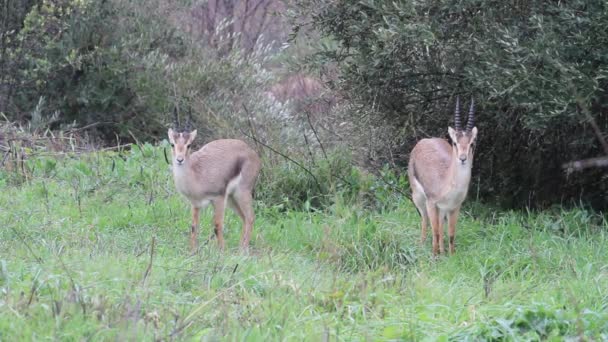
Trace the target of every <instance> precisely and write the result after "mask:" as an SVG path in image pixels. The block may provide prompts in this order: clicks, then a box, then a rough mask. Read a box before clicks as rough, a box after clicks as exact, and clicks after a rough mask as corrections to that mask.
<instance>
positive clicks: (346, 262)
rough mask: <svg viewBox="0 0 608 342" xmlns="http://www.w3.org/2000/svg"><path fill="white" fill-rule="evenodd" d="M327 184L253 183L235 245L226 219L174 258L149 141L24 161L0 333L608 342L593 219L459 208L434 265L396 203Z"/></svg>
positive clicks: (174, 219)
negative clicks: (308, 200)
mask: <svg viewBox="0 0 608 342" xmlns="http://www.w3.org/2000/svg"><path fill="white" fill-rule="evenodd" d="M22 170H26V172H27V174H25V175H24V174H23V173H22ZM266 171H267V172H272V173H274V174H273V177H269V178H268V179H278V178H279V177H283V178H289V177H299V176H298V174H297V172H295V173H294V172H292V171H285V170H274V169H271V170H266ZM355 179H356V178H353V181H354V180H355ZM359 181H360V182H361V183H362V184H363V183H365V182H364V181H363V179H362V178H360V180H359ZM284 182H287V180H284ZM368 184H369V185H368V186H374V182H372V181H369V183H368ZM267 185H268V184H267V183H266V181H265V180H262V183H261V184H259V186H258V189H264V187H265V186H267ZM379 193H382V192H379ZM335 196H336V199H335V201H333V203H334V204H332V205H329V206H328V207H327V209H326V210H323V211H318V210H311V209H308V210H307V208H309V207H306V206H303V207H302V208H299V209H286V208H285V207H281V206H280V205H277V203H275V202H274V201H275V200H274V199H273V198H272V197H268V196H267V195H264V192H263V191H262V192H261V193H259V194H258V197H257V201H256V212H257V222H256V227H255V229H254V236H253V239H252V252H251V254H250V255H239V254H238V252H237V248H238V247H237V244H238V239H239V237H240V232H239V231H238V229H239V227H240V224H239V220H238V218H237V217H236V215H234V214H232V213H229V214H228V216H227V221H226V224H227V229H226V231H227V233H226V237H227V246H228V247H229V248H228V249H227V251H226V252H225V253H223V254H220V253H218V251H217V247H216V245H215V241H214V240H211V241H209V242H208V243H207V244H205V245H204V246H203V247H202V248H201V249H200V251H199V253H198V254H196V255H190V254H189V252H188V243H187V242H188V236H187V235H188V230H189V228H188V225H189V212H188V205H187V203H185V201H184V200H183V199H182V198H180V197H179V195H177V194H176V192H175V190H174V187H173V184H172V179H171V174H170V172H169V170H168V166H167V165H166V164H165V160H164V157H163V151H162V146H161V147H153V146H152V145H148V144H145V145H140V146H134V147H133V148H132V149H131V150H129V151H117V152H93V153H86V154H77V155H76V154H73V155H70V154H66V155H65V156H64V157H62V158H57V157H54V156H44V155H40V156H38V157H37V158H30V159H29V160H28V161H26V162H25V168H24V169H16V170H14V171H9V170H6V169H5V170H3V171H0V207H1V208H2V210H0V224H1V225H2V227H4V229H2V230H0V265H1V273H0V288H1V289H2V291H1V292H0V293H1V294H0V327H1V328H0V338H1V339H3V340H40V339H60V340H80V339H83V338H84V339H94V340H109V339H120V340H124V339H129V340H141V339H146V340H147V339H152V338H154V339H165V340H169V339H176V340H182V339H193V340H200V339H204V340H215V339H227V340H235V339H247V340H302V339H304V340H319V339H332V340H334V339H338V340H365V339H372V340H394V339H403V340H412V339H415V340H438V339H439V340H503V339H507V340H520V339H530V340H547V339H549V340H551V339H557V338H560V339H561V338H564V337H571V338H579V337H585V338H589V339H605V338H607V337H608V324H607V323H606V322H608V316H607V314H606V312H607V311H606V305H608V303H607V302H606V297H605V293H606V290H608V289H607V288H606V286H607V282H606V279H605V278H606V272H605V265H606V264H607V263H608V252H606V249H605V248H603V246H605V245H606V243H608V235H607V234H606V232H607V231H608V230H607V228H608V223H607V222H606V221H605V219H604V218H603V217H601V216H597V215H595V214H593V212H590V211H587V210H585V209H576V210H570V211H556V212H548V211H545V212H541V213H533V212H530V213H517V212H495V211H494V210H491V209H490V208H487V207H485V206H483V205H479V204H476V203H474V202H470V203H469V205H468V206H467V208H466V209H465V210H464V213H463V215H462V219H461V224H460V229H459V230H458V234H459V237H458V242H459V246H458V251H457V254H456V255H455V256H453V257H444V258H440V259H438V260H434V259H433V258H432V257H431V256H430V248H429V245H428V244H429V243H430V242H429V241H427V245H426V246H424V247H420V246H419V245H418V239H419V226H418V222H419V217H418V214H417V213H416V211H415V209H414V207H413V205H412V204H411V203H410V201H409V200H408V199H407V198H405V197H403V196H401V195H399V194H392V195H391V194H389V193H387V195H386V196H384V197H379V198H378V199H377V201H378V202H377V206H376V209H374V210H371V209H365V208H363V204H362V202H361V201H362V200H364V199H365V197H358V198H348V196H342V195H340V194H337V195H335ZM363 203H365V202H363ZM210 220H211V217H210V211H207V213H206V215H205V216H204V217H203V219H202V222H203V223H202V224H203V227H202V228H203V229H202V233H201V234H202V236H201V238H202V239H203V240H205V237H207V236H208V235H207V234H211V228H210V222H211V221H210Z"/></svg>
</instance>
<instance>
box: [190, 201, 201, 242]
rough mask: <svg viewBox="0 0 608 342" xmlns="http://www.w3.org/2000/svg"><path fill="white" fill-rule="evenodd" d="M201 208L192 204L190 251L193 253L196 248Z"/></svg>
mask: <svg viewBox="0 0 608 342" xmlns="http://www.w3.org/2000/svg"><path fill="white" fill-rule="evenodd" d="M200 212H201V209H200V208H198V207H195V206H192V226H191V227H190V251H191V252H192V253H195V252H196V250H197V249H198V224H199V219H200Z"/></svg>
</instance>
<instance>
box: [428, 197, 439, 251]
mask: <svg viewBox="0 0 608 342" xmlns="http://www.w3.org/2000/svg"><path fill="white" fill-rule="evenodd" d="M426 211H427V213H428V215H429V220H430V221H431V231H432V234H433V255H434V256H437V254H439V210H438V208H437V206H435V203H431V202H427V204H426Z"/></svg>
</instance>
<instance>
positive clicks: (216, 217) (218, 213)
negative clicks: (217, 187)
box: [213, 197, 226, 251]
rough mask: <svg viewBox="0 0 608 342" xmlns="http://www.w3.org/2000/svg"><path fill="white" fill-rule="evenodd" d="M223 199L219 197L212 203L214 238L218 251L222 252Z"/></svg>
mask: <svg viewBox="0 0 608 342" xmlns="http://www.w3.org/2000/svg"><path fill="white" fill-rule="evenodd" d="M225 206H226V204H225V199H224V197H219V198H217V199H215V200H214V201H213V224H214V226H215V230H214V231H215V236H216V237H217V243H218V246H219V247H220V250H222V251H223V250H224V210H225Z"/></svg>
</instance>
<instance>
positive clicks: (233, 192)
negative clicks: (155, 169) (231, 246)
mask: <svg viewBox="0 0 608 342" xmlns="http://www.w3.org/2000/svg"><path fill="white" fill-rule="evenodd" d="M168 135H169V140H170V142H171V144H173V147H172V155H173V178H174V181H175V187H176V188H177V190H178V191H179V192H180V193H181V194H182V195H184V196H185V197H186V198H187V199H188V200H189V201H190V203H191V204H192V230H191V236H190V247H191V249H192V250H193V251H195V250H196V249H197V248H198V242H197V238H198V224H199V215H200V209H204V208H205V207H206V206H207V205H208V204H212V205H213V208H214V215H213V222H214V226H215V235H216V236H217V239H218V245H219V247H220V249H224V238H223V222H224V212H225V208H226V206H227V205H228V206H230V207H231V208H232V209H233V210H234V211H235V212H236V213H237V214H238V215H239V217H240V218H241V220H242V221H243V233H242V236H241V243H240V246H241V248H242V249H243V250H246V249H247V248H248V246H249V240H250V239H251V231H252V230H253V223H254V220H255V214H254V212H253V190H254V187H255V182H256V179H257V176H258V174H259V172H260V168H261V161H260V158H259V157H258V155H257V153H256V152H255V151H254V150H252V149H251V148H250V147H249V146H248V145H247V144H246V143H245V142H243V141H241V140H235V139H221V140H215V141H212V142H210V143H208V144H207V145H205V146H203V147H202V148H201V149H199V150H198V151H196V152H192V153H190V148H189V145H190V144H192V141H193V140H194V139H195V137H196V131H192V132H186V133H177V132H175V131H173V130H171V129H170V130H169V132H168ZM180 160H181V161H182V162H181V163H180Z"/></svg>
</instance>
